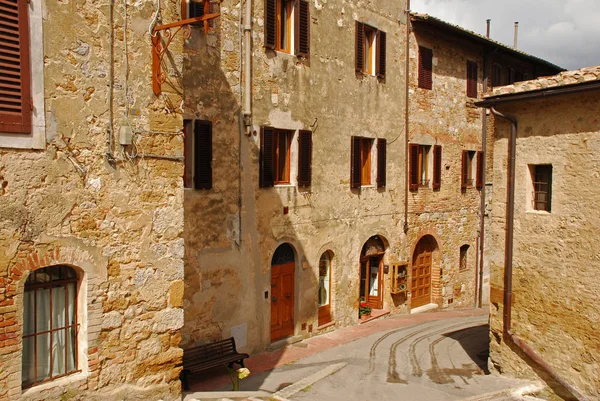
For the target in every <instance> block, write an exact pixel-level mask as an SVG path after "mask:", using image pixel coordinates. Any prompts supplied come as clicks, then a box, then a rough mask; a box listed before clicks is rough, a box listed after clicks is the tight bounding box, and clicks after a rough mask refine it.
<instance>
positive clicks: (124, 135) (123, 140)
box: [119, 125, 133, 146]
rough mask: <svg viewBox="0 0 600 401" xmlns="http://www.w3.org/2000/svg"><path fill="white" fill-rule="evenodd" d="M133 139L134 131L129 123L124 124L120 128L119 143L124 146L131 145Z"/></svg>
mask: <svg viewBox="0 0 600 401" xmlns="http://www.w3.org/2000/svg"><path fill="white" fill-rule="evenodd" d="M132 140H133V132H132V131H131V127H130V126H128V125H122V126H121V129H119V143H120V144H121V145H123V146H127V145H131V143H132Z"/></svg>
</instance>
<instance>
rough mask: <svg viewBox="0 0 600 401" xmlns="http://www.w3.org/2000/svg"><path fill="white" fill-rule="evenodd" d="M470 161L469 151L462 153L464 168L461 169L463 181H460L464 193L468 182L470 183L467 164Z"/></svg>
mask: <svg viewBox="0 0 600 401" xmlns="http://www.w3.org/2000/svg"><path fill="white" fill-rule="evenodd" d="M468 159H469V151H468V150H463V151H462V168H461V170H460V171H461V174H460V176H461V179H460V188H461V189H462V190H463V191H464V190H465V189H466V188H467V181H468V168H467V163H468Z"/></svg>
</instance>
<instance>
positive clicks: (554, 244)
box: [480, 67, 600, 399]
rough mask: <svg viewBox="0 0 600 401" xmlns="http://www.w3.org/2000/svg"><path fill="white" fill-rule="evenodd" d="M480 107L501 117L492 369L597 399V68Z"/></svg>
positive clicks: (513, 88) (515, 88) (526, 85)
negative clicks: (537, 380) (538, 379)
mask: <svg viewBox="0 0 600 401" xmlns="http://www.w3.org/2000/svg"><path fill="white" fill-rule="evenodd" d="M480 105H481V106H484V107H487V108H490V109H491V108H494V110H495V112H494V114H495V115H496V117H494V119H495V130H494V132H493V136H494V145H493V146H494V149H493V150H494V152H493V154H494V157H493V167H494V176H493V183H494V185H493V188H494V189H493V196H492V198H493V206H492V214H493V216H494V218H493V220H492V221H491V232H492V242H493V244H494V246H493V247H492V248H491V249H490V250H488V251H487V254H486V255H487V257H488V258H489V261H490V266H491V285H492V288H491V320H490V326H491V336H490V368H495V369H496V370H498V371H500V372H506V373H508V374H512V375H515V376H521V377H528V378H536V377H539V378H541V379H543V380H545V381H547V382H548V383H549V384H550V387H551V388H553V390H554V391H555V392H557V393H558V394H559V395H562V396H563V397H566V399H570V398H572V396H576V397H577V399H598V398H599V397H600V379H599V378H600V357H599V355H600V352H598V351H599V350H600V339H599V337H598V333H597V326H596V325H597V323H598V317H599V316H600V307H599V306H598V295H597V294H598V292H599V291H600V281H599V280H598V267H599V262H598V251H597V249H596V247H597V246H599V244H598V235H597V233H598V226H599V225H600V217H599V214H598V201H599V199H600V192H599V190H598V185H597V179H598V177H597V175H598V171H599V169H600V165H599V164H600V161H599V159H598V149H600V122H599V120H598V110H600V67H590V68H583V69H581V70H577V71H569V72H564V73H561V74H559V75H556V76H552V77H548V78H541V79H538V80H534V81H528V82H522V83H518V84H514V85H510V86H504V87H500V88H496V89H494V90H493V91H492V92H490V93H489V94H487V95H486V96H485V98H484V100H483V101H482V102H481V103H480ZM513 123H514V126H513ZM511 127H512V128H511ZM513 133H514V136H513ZM513 137H514V145H512V142H511V138H513ZM513 146H514V148H513ZM511 148H512V149H514V151H513V152H509V149H511ZM511 159H512V160H514V161H513V162H512V163H511V162H510V160H511ZM507 160H508V164H507ZM511 164H512V165H513V166H514V167H512V168H514V186H512V192H513V194H514V195H513V198H512V199H510V198H508V197H507V191H510V188H508V185H509V180H508V179H509V177H510V175H511V174H510V171H511ZM511 217H512V218H511ZM505 227H506V228H505ZM509 233H510V235H511V236H512V239H511V237H510V236H509ZM533 358H536V359H537V360H538V362H536V360H535V359H533ZM540 360H541V363H540V362H539V361H540ZM569 392H571V394H569Z"/></svg>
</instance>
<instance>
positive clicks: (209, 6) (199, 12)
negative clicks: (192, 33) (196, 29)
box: [181, 0, 215, 28]
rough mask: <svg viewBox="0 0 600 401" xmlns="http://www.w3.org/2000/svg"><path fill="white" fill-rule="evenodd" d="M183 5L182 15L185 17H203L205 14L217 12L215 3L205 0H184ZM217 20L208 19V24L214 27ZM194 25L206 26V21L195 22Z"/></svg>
mask: <svg viewBox="0 0 600 401" xmlns="http://www.w3.org/2000/svg"><path fill="white" fill-rule="evenodd" d="M181 6H182V7H183V8H184V11H183V12H182V15H183V16H184V18H195V17H203V16H204V15H205V14H213V13H214V12H215V3H213V2H204V1H203V0H196V1H194V0H183V1H182V2H181ZM214 24H215V20H214V19H211V20H209V21H208V26H210V27H211V28H212V27H214ZM192 25H194V26H204V22H195V23H193V24H192Z"/></svg>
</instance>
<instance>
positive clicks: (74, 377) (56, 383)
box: [21, 372, 88, 396]
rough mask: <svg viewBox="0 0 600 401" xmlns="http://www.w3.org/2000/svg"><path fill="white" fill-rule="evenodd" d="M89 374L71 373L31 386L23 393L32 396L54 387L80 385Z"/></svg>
mask: <svg viewBox="0 0 600 401" xmlns="http://www.w3.org/2000/svg"><path fill="white" fill-rule="evenodd" d="M87 377H88V374H87V373H84V372H76V373H73V374H71V375H68V376H65V377H61V378H60V379H56V380H52V381H49V382H46V383H42V384H38V385H34V386H33V387H29V388H27V389H25V390H23V392H22V393H21V395H22V396H32V395H35V394H37V393H39V392H42V391H45V390H48V389H52V388H55V387H78V386H79V385H80V384H83V383H84V382H85V381H86V380H87Z"/></svg>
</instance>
